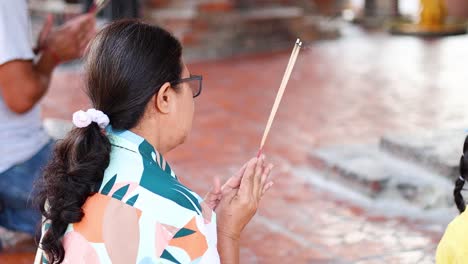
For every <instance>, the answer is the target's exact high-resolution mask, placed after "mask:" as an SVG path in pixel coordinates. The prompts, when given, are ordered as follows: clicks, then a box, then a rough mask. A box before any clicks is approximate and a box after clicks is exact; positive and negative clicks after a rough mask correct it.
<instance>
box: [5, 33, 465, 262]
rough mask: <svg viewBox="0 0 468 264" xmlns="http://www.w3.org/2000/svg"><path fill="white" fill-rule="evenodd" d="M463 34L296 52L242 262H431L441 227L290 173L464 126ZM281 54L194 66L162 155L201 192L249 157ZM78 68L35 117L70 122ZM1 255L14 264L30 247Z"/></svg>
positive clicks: (347, 39)
mask: <svg viewBox="0 0 468 264" xmlns="http://www.w3.org/2000/svg"><path fill="white" fill-rule="evenodd" d="M466 41H467V37H465V36H461V37H452V38H445V39H440V40H421V39H416V38H412V37H392V36H388V35H385V34H380V33H377V34H371V35H368V34H364V33H361V32H355V31H354V29H347V30H346V31H345V36H344V37H343V38H342V39H339V40H335V41H325V42H320V43H315V44H313V45H311V46H309V48H308V49H306V50H304V51H303V52H302V53H301V54H300V57H299V59H298V62H297V65H296V68H295V71H294V73H293V75H292V79H291V81H290V83H289V86H288V89H287V90H286V93H285V95H284V98H283V102H282V105H281V107H280V109H279V112H278V115H277V118H276V121H275V123H274V125H273V128H272V131H271V133H270V137H269V140H268V142H267V146H266V149H265V153H266V155H267V156H268V157H269V158H270V159H272V160H273V161H274V163H275V164H276V168H275V171H274V177H275V181H276V182H275V185H274V187H273V189H272V190H271V191H270V192H269V194H268V195H267V196H266V197H265V199H264V202H263V204H262V208H261V209H260V211H259V212H258V215H257V216H256V217H255V218H254V220H253V221H252V223H251V224H250V225H249V226H248V227H247V230H246V231H245V234H244V235H243V242H242V263H285V262H288V263H432V262H433V255H434V252H435V247H436V245H437V242H438V239H439V238H440V235H441V231H440V227H439V229H437V230H439V231H434V232H430V231H427V230H429V229H428V226H430V225H431V223H428V222H417V221H414V220H408V219H404V218H391V217H390V218H388V217H383V216H379V215H378V214H377V216H375V212H368V211H366V210H364V209H362V208H360V207H359V206H358V205H356V204H353V203H351V202H348V201H343V200H341V199H340V198H339V197H337V196H336V195H335V194H332V193H328V192H326V191H324V190H322V189H320V188H318V187H316V186H313V185H311V184H310V183H309V182H308V181H307V179H306V178H307V177H309V175H298V172H297V171H296V170H293V169H292V168H295V167H297V166H307V164H308V163H307V152H308V151H310V150H312V149H314V148H317V147H321V146H326V145H331V144H347V143H356V142H369V141H375V140H377V139H378V138H379V137H380V136H381V135H383V134H385V133H389V132H394V131H409V130H415V129H435V128H441V127H444V128H447V127H464V126H465V125H466V124H468V111H466V108H465V106H466V105H468V100H467V101H466V102H465V98H468V97H467V95H468V89H466V86H467V84H468V75H467V74H466V69H467V64H468V53H467V52H466ZM288 56H289V52H284V53H274V54H264V55H256V56H248V57H242V58H234V59H226V60H220V61H212V62H202V63H193V64H191V65H190V69H191V71H192V72H193V73H197V74H203V75H204V78H205V81H204V90H203V93H202V95H201V96H200V97H199V98H197V99H196V107H197V110H196V116H195V121H194V126H193V131H192V134H191V136H190V138H189V141H188V142H187V143H186V144H185V145H184V146H181V147H180V148H178V149H176V150H174V151H173V153H170V155H168V157H167V158H168V159H169V160H170V161H171V162H172V164H173V167H174V168H175V170H176V171H177V172H178V174H179V175H180V176H181V178H182V181H184V182H185V183H186V184H187V185H188V186H190V187H192V188H193V189H194V190H196V191H198V192H200V193H204V192H205V191H206V190H208V188H209V186H208V183H209V182H211V178H212V177H214V176H220V177H222V178H226V177H228V176H229V175H230V174H231V173H233V171H235V170H236V169H237V168H238V167H239V166H240V165H241V164H242V163H243V162H244V161H246V160H247V159H248V158H250V157H251V156H253V155H255V153H256V151H257V147H258V144H259V141H260V139H261V136H262V132H263V129H264V126H265V123H266V120H267V118H268V114H269V111H270V108H271V105H272V103H273V101H274V98H275V95H276V91H277V88H278V86H279V83H280V81H281V77H282V74H283V71H284V67H285V66H286V63H287V60H288ZM81 74H82V73H81V72H79V71H76V70H67V69H65V70H59V71H58V72H56V74H55V75H54V80H53V83H52V88H51V90H50V92H49V93H48V95H47V96H46V98H45V100H44V101H43V103H42V104H43V106H44V116H45V117H57V118H63V119H70V117H71V114H72V113H73V112H74V111H75V110H77V109H80V108H86V107H87V100H86V98H85V96H84V94H83V93H82V90H81V89H82V85H83V84H82V81H81V80H80V78H81V77H80V76H81ZM23 256H24V255H22V256H20V255H16V256H14V257H13V258H12V257H11V256H10V257H9V256H0V263H21V261H25V262H26V261H27V260H28V257H29V259H31V258H32V254H30V255H27V257H23Z"/></svg>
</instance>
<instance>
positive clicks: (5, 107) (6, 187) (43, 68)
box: [0, 0, 95, 250]
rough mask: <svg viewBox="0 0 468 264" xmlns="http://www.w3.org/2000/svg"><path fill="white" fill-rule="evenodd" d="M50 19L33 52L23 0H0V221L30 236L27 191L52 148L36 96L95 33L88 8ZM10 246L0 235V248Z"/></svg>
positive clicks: (34, 216) (33, 216) (34, 213)
mask: <svg viewBox="0 0 468 264" xmlns="http://www.w3.org/2000/svg"><path fill="white" fill-rule="evenodd" d="M52 24H53V21H52V19H51V17H50V18H48V19H47V21H46V23H45V24H44V28H43V31H42V32H41V35H40V38H39V41H38V48H39V50H38V51H37V54H34V52H33V49H32V48H31V25H30V18H29V14H28V6H27V1H26V0H14V1H12V0H0V227H3V228H6V229H9V230H13V231H17V232H22V233H27V234H30V235H31V236H32V235H34V233H35V229H36V227H37V223H38V222H39V221H40V213H39V211H38V210H36V209H35V208H34V207H33V205H32V203H31V200H32V199H31V198H32V196H31V191H32V189H33V183H34V181H35V180H36V179H37V178H38V177H39V176H40V175H41V169H42V168H43V167H44V166H45V164H46V163H47V162H48V159H49V156H50V155H51V152H52V148H53V143H52V142H51V140H50V138H49V137H48V136H47V134H46V133H45V131H44V129H43V127H42V121H41V116H40V109H39V108H40V107H39V101H40V100H41V98H42V97H43V96H44V95H45V94H46V92H47V89H48V86H49V82H50V79H51V75H52V71H53V69H54V68H55V67H56V66H57V65H58V64H59V63H61V62H66V61H70V60H73V59H77V58H79V57H80V56H81V54H82V53H83V51H84V49H85V48H86V46H87V44H88V42H89V40H90V39H91V38H92V37H93V36H94V33H95V19H94V16H93V15H92V14H86V15H81V16H79V17H77V18H74V19H72V20H70V21H69V22H67V23H66V24H64V25H63V26H61V27H60V28H58V29H52ZM2 244H3V245H2ZM8 246H9V245H8V243H6V241H4V240H2V237H1V236H0V250H1V248H2V247H3V248H6V247H8Z"/></svg>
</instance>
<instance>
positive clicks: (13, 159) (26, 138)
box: [0, 0, 50, 173]
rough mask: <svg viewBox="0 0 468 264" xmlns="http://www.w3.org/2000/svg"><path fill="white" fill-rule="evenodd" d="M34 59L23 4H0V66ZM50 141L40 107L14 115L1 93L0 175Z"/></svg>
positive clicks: (18, 1)
mask: <svg viewBox="0 0 468 264" xmlns="http://www.w3.org/2000/svg"><path fill="white" fill-rule="evenodd" d="M33 58H34V54H33V52H32V49H31V24H30V19H29V14H28V7H27V2H26V0H14V1H11V0H0V65H3V64H5V63H8V62H9V61H12V60H32V59H33ZM49 140H50V139H49V137H48V136H47V134H46V133H45V131H44V129H43V127H42V121H41V113H40V107H39V105H36V106H35V107H33V108H32V109H31V110H30V111H29V112H27V113H25V114H16V113H14V112H12V111H11V110H10V109H9V108H8V107H7V106H6V105H5V103H4V101H3V98H2V95H1V93H0V157H1V158H0V173H1V172H3V171H5V170H7V169H8V168H10V167H12V166H14V165H16V164H19V163H21V162H24V161H26V160H28V159H30V158H31V157H33V156H34V154H36V153H37V152H38V151H39V150H40V149H41V148H42V147H43V146H44V145H45V144H46V143H47V142H48V141H49Z"/></svg>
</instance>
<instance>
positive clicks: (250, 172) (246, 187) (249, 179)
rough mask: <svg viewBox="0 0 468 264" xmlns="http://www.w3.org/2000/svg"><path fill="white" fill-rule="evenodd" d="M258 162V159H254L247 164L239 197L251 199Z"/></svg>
mask: <svg viewBox="0 0 468 264" xmlns="http://www.w3.org/2000/svg"><path fill="white" fill-rule="evenodd" d="M257 160H258V159H257V158H252V159H251V160H250V161H249V163H247V167H246V168H245V171H244V175H243V176H242V179H241V183H240V187H239V196H241V197H250V196H251V195H252V191H253V181H254V178H255V168H256V166H257Z"/></svg>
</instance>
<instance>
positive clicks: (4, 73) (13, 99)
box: [0, 52, 56, 114]
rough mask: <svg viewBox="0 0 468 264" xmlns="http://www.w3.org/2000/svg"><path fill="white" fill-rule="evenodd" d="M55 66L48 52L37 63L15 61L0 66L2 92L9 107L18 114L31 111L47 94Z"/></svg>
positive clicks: (0, 90) (0, 89) (0, 88)
mask: <svg viewBox="0 0 468 264" xmlns="http://www.w3.org/2000/svg"><path fill="white" fill-rule="evenodd" d="M55 66H56V61H54V58H53V57H52V55H51V54H49V53H48V52H44V53H43V54H42V55H41V57H40V59H39V60H38V61H37V62H36V63H33V62H32V61H28V60H13V61H9V62H7V63H5V64H3V65H0V92H1V94H2V97H3V101H4V102H5V104H6V105H7V107H8V108H9V109H10V110H11V111H13V112H15V113H18V114H22V113H26V112H28V111H29V110H31V109H32V108H33V107H34V105H36V103H37V102H38V101H39V100H40V99H41V98H42V97H43V96H44V94H45V93H46V91H47V88H48V87H49V83H50V78H51V75H52V72H53V70H54V68H55Z"/></svg>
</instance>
